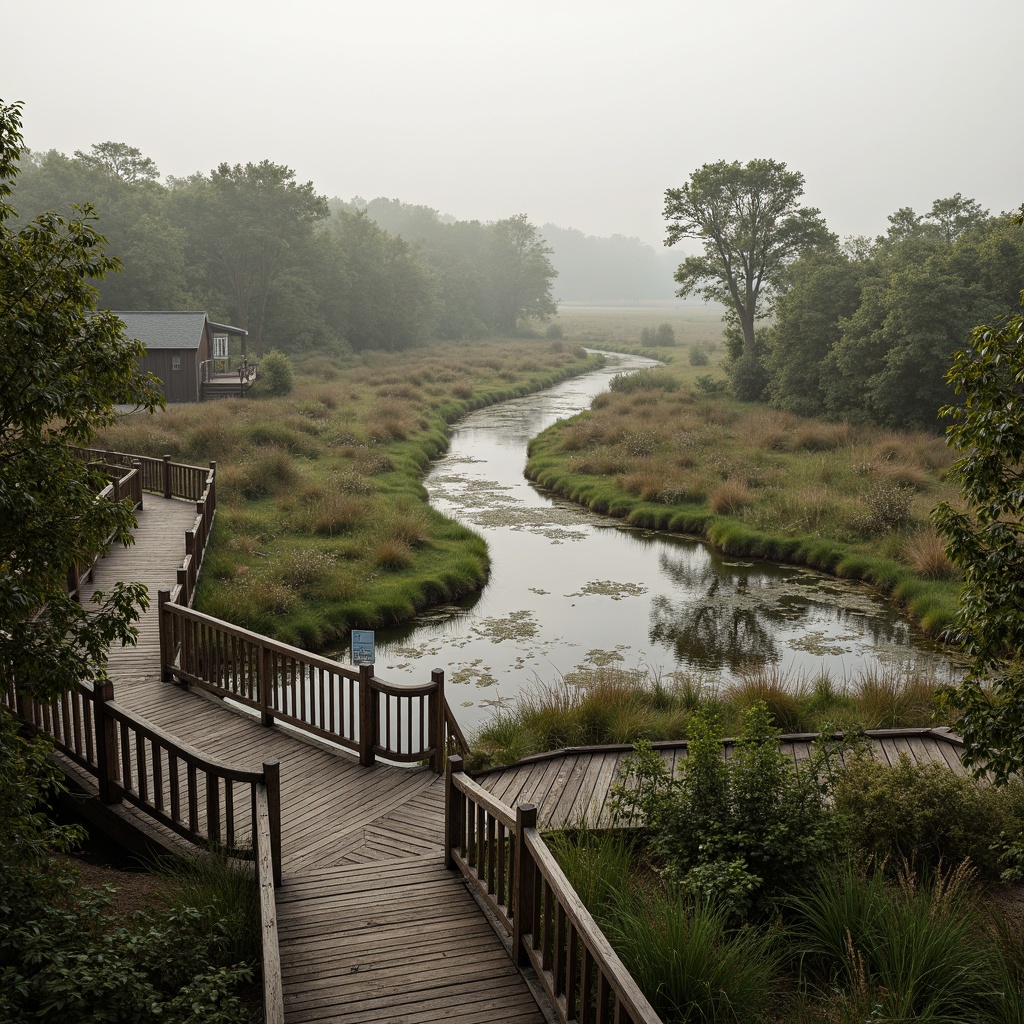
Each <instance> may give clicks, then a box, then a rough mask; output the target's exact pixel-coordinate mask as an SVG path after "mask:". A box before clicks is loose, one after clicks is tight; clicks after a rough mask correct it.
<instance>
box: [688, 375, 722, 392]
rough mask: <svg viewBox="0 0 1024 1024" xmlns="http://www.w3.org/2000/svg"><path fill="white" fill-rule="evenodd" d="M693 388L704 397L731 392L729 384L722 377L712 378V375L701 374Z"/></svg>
mask: <svg viewBox="0 0 1024 1024" xmlns="http://www.w3.org/2000/svg"><path fill="white" fill-rule="evenodd" d="M693 386H694V387H695V388H696V389H697V390H698V391H699V392H700V393H701V394H703V395H724V394H725V393H726V391H728V390H729V382H728V381H727V380H723V379H722V378H721V377H712V376H711V374H710V373H704V374H701V376H699V377H698V378H697V379H696V380H695V381H694V382H693Z"/></svg>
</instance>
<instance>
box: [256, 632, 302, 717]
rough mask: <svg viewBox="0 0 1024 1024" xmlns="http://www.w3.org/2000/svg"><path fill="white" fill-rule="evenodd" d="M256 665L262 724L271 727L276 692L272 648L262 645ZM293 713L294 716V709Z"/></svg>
mask: <svg viewBox="0 0 1024 1024" xmlns="http://www.w3.org/2000/svg"><path fill="white" fill-rule="evenodd" d="M256 664H257V669H256V689H257V690H258V691H259V692H258V694H257V696H258V697H259V702H260V724H261V725H266V726H271V725H273V724H274V715H273V713H272V712H271V708H272V707H273V703H272V701H271V699H270V698H271V695H272V694H273V692H274V679H273V674H274V669H273V660H272V659H271V657H270V648H269V647H267V646H266V645H265V644H260V653H259V655H258V657H257V662H256ZM292 713H293V714H294V708H293V709H292Z"/></svg>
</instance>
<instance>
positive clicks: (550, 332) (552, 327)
mask: <svg viewBox="0 0 1024 1024" xmlns="http://www.w3.org/2000/svg"><path fill="white" fill-rule="evenodd" d="M564 334H565V332H564V331H563V330H562V325H561V324H548V326H547V329H546V330H545V331H544V337H545V338H547V339H548V340H549V341H557V340H558V339H559V338H561V337H563V336H564Z"/></svg>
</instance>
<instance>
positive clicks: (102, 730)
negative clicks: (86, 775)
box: [92, 679, 121, 804]
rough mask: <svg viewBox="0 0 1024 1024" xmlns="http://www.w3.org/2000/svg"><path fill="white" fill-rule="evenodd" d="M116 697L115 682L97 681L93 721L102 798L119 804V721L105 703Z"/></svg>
mask: <svg viewBox="0 0 1024 1024" xmlns="http://www.w3.org/2000/svg"><path fill="white" fill-rule="evenodd" d="M113 699H114V684H113V683H112V682H110V680H109V679H108V680H107V681H106V682H102V683H96V684H95V685H94V687H93V691H92V708H93V723H94V725H95V732H96V769H97V775H98V778H97V781H98V783H99V790H100V800H101V801H102V802H103V803H105V804H119V803H120V802H121V798H120V797H119V796H118V795H117V794H116V793H115V791H114V790H115V787H116V783H117V723H116V722H115V721H114V719H113V718H111V717H110V715H108V714H107V713H106V708H105V706H104V705H105V704H106V703H107V701H108V700H113Z"/></svg>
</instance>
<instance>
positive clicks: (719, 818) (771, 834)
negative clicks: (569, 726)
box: [613, 702, 840, 916]
mask: <svg viewBox="0 0 1024 1024" xmlns="http://www.w3.org/2000/svg"><path fill="white" fill-rule="evenodd" d="M743 718H744V722H743V732H742V734H741V736H740V739H739V740H738V741H737V743H736V746H735V749H734V751H733V753H732V755H731V756H730V758H729V760H728V761H727V760H725V758H724V757H723V746H722V740H723V737H722V731H721V726H720V724H719V722H718V720H717V719H715V718H714V717H712V716H710V715H708V714H706V713H705V712H703V711H698V712H697V713H696V714H695V715H694V716H693V719H692V720H691V722H690V740H689V743H688V747H687V758H686V762H685V765H684V768H683V772H682V776H681V777H680V778H678V779H671V778H670V777H669V775H668V771H667V769H666V767H665V764H664V762H663V761H662V759H661V757H660V756H659V755H658V754H657V753H655V752H654V751H653V750H652V748H651V746H650V744H642V743H640V744H637V752H636V754H635V755H634V756H633V757H630V758H626V760H625V761H624V762H623V768H622V776H621V781H620V782H619V783H618V784H617V785H616V786H615V787H614V788H613V808H614V810H615V812H616V813H617V814H619V815H624V816H626V817H627V818H628V819H630V820H634V821H635V820H637V819H639V820H640V821H641V822H643V823H644V824H646V826H647V828H648V829H649V830H650V833H651V846H652V850H653V851H654V853H655V855H656V856H657V858H658V860H659V862H660V863H661V864H662V865H663V870H664V873H665V875H666V876H667V877H668V878H669V879H671V880H672V881H675V882H678V883H681V884H682V885H683V887H684V888H685V889H686V890H688V891H689V892H691V893H692V894H694V895H696V896H698V897H701V898H704V899H708V900H711V901H715V900H721V899H723V898H725V900H726V905H727V906H726V909H728V910H729V911H730V912H732V913H733V914H735V915H737V916H742V915H743V914H745V912H746V911H747V910H748V909H752V908H756V907H757V906H758V905H760V904H763V903H764V901H765V899H766V898H769V897H771V896H773V895H774V894H776V893H777V892H779V891H780V890H785V889H786V888H787V887H790V886H791V885H792V884H793V883H794V882H795V881H797V880H798V879H799V878H800V877H801V876H802V875H803V873H804V872H805V871H806V870H807V868H808V867H810V866H811V865H813V864H815V863H816V862H817V861H818V860H820V858H822V857H823V856H825V855H827V854H830V853H831V852H832V851H834V850H835V849H836V847H837V844H838V839H839V832H838V829H839V824H840V822H839V819H838V818H837V817H836V816H835V815H833V814H831V813H830V812H829V811H828V810H827V808H826V806H825V800H824V796H825V794H824V792H823V786H822V784H821V783H820V782H819V778H827V777H828V771H827V768H828V767H829V764H830V761H831V754H830V753H829V752H828V751H826V750H825V748H824V747H822V748H819V750H818V751H817V752H816V753H815V755H814V756H812V757H811V758H809V759H808V760H807V761H805V762H802V763H801V764H800V766H799V767H797V766H796V765H795V764H794V762H793V761H792V759H790V758H786V757H784V756H783V755H782V754H780V753H779V736H780V733H779V730H777V729H774V728H772V726H771V716H770V714H769V712H768V709H767V707H766V706H765V704H764V703H763V702H758V703H755V704H754V705H752V706H751V707H750V708H748V709H747V710H746V711H745V712H744V716H743ZM709 866H713V869H709Z"/></svg>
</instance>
